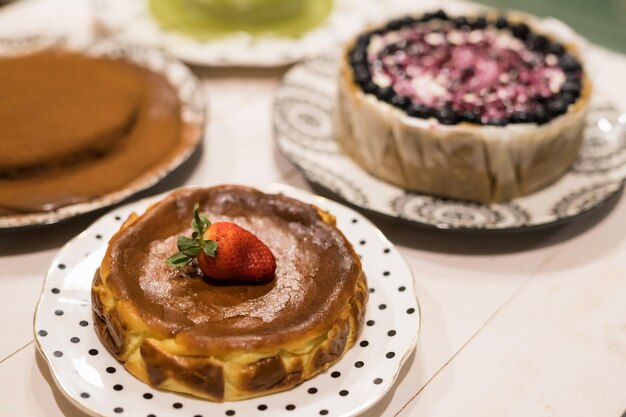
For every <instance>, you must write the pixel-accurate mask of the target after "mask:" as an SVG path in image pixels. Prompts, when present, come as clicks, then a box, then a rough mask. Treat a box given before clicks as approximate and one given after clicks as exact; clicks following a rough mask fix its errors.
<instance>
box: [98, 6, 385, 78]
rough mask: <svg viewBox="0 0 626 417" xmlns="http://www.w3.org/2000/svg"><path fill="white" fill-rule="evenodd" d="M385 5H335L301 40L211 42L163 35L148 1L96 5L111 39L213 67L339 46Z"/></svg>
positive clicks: (281, 61) (282, 59) (237, 37)
mask: <svg viewBox="0 0 626 417" xmlns="http://www.w3.org/2000/svg"><path fill="white" fill-rule="evenodd" d="M381 6H382V3H381V2H380V0H334V5H333V10H332V11H331V13H330V15H329V16H328V17H327V18H326V19H325V21H324V22H322V23H321V24H320V25H319V26H318V27H316V28H314V29H312V30H311V31H309V32H307V33H306V34H304V35H302V36H300V37H296V38H286V37H285V38H283V37H276V36H258V37H252V36H250V35H247V34H245V33H233V34H232V35H227V36H225V37H223V38H219V39H214V40H210V41H204V40H197V39H194V38H193V37H190V36H186V35H183V34H178V33H176V32H168V31H164V30H162V29H161V28H160V27H159V25H158V23H157V22H156V21H155V20H154V18H153V17H152V16H151V15H150V12H149V10H148V7H147V0H95V1H94V3H93V10H94V17H95V19H96V21H97V22H98V25H99V26H100V28H102V29H104V32H105V33H106V34H108V35H112V36H115V37H119V38H121V39H126V40H130V41H132V42H138V43H142V44H147V45H151V46H155V47H160V48H163V49H164V50H165V51H167V52H168V53H170V54H172V55H174V56H177V57H178V58H180V59H182V60H183V61H186V62H189V63H192V64H196V65H210V66H256V67H273V66H279V65H286V64H290V63H293V62H295V61H298V60H300V59H303V58H307V57H313V56H315V55H318V54H319V53H321V52H322V51H324V50H327V49H328V48H332V47H336V46H337V45H340V44H341V43H343V42H344V41H346V40H347V39H349V38H350V37H351V36H352V35H353V34H355V33H356V32H358V31H359V30H360V29H361V28H362V27H363V26H365V25H366V24H368V23H370V22H372V21H373V20H374V19H376V18H377V17H378V16H379V15H380V9H381Z"/></svg>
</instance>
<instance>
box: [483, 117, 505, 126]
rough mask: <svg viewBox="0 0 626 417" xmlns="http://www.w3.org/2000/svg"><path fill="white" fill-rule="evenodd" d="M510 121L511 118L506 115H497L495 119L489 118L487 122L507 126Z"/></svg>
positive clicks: (492, 124)
mask: <svg viewBox="0 0 626 417" xmlns="http://www.w3.org/2000/svg"><path fill="white" fill-rule="evenodd" d="M509 122H510V119H509V118H508V117H506V116H504V117H496V118H495V119H489V120H488V121H487V124H488V125H489V126H506V125H508V124H509Z"/></svg>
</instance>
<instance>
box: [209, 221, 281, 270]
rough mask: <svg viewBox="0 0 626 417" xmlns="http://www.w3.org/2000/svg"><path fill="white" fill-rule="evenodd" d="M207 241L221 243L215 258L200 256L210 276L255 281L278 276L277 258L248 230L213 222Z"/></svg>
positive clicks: (234, 225) (218, 245) (226, 223)
mask: <svg viewBox="0 0 626 417" xmlns="http://www.w3.org/2000/svg"><path fill="white" fill-rule="evenodd" d="M203 238H204V239H205V240H214V241H215V242H217V250H216V252H215V257H212V256H209V255H207V254H206V253H204V252H202V251H201V252H200V254H199V255H198V265H199V266H200V269H201V270H202V272H203V273H204V274H205V275H206V276H207V277H210V278H214V279H218V280H229V281H252V282H266V281H269V280H271V279H272V278H273V277H274V273H275V272H276V259H275V258H274V255H273V254H272V251H271V250H270V249H269V248H268V247H267V246H266V245H265V244H264V243H263V242H261V240H260V239H259V238H258V237H256V236H255V235H253V234H252V233H250V232H249V231H247V230H246V229H244V228H242V227H240V226H237V225H236V224H235V223H230V222H218V223H213V224H212V225H211V226H210V227H209V229H208V230H207V231H206V232H205V233H204V236H203Z"/></svg>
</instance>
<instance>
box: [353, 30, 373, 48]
mask: <svg viewBox="0 0 626 417" xmlns="http://www.w3.org/2000/svg"><path fill="white" fill-rule="evenodd" d="M370 37H371V36H370V34H369V33H364V34H362V35H360V36H359V37H358V38H357V40H356V44H357V46H358V47H360V48H362V49H365V48H366V47H367V45H368V44H369V43H370Z"/></svg>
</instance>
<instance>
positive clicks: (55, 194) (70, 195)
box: [0, 47, 202, 218]
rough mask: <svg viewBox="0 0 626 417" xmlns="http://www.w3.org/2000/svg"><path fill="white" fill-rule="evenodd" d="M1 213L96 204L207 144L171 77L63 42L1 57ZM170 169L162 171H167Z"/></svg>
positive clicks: (41, 210) (19, 213) (11, 214)
mask: <svg viewBox="0 0 626 417" xmlns="http://www.w3.org/2000/svg"><path fill="white" fill-rule="evenodd" d="M0 91H2V97H3V99H2V100H0V131H2V135H0V218H2V217H3V216H9V217H10V216H14V215H21V214H29V213H33V214H34V213H44V212H50V211H54V210H57V209H59V208H62V207H66V206H69V205H73V204H79V203H89V202H93V201H94V200H96V199H99V198H102V197H103V196H105V195H107V194H111V193H116V192H121V191H123V190H124V189H125V188H126V187H131V186H134V185H133V184H138V183H139V182H143V181H147V179H148V178H150V177H153V176H155V175H158V174H160V173H161V172H162V171H163V170H164V169H165V167H167V166H168V165H170V164H171V163H172V162H171V161H172V160H173V159H175V158H178V157H180V156H181V155H183V154H184V153H187V152H188V151H187V149H189V147H190V146H192V145H193V144H194V143H195V142H197V140H198V138H199V135H200V132H201V129H202V125H201V123H199V122H196V121H188V120H184V119H183V106H182V104H181V100H180V99H179V97H178V91H177V89H176V87H175V86H174V85H172V83H171V82H170V80H169V79H168V78H167V76H166V75H165V74H164V73H161V72H155V71H153V70H151V69H149V68H147V67H145V66H142V65H139V64H137V63H135V62H132V61H130V60H127V59H124V58H120V59H114V58H111V57H104V56H103V57H96V56H88V55H86V54H83V53H79V52H75V51H69V50H65V49H63V48H61V47H59V48H58V49H50V50H45V51H40V52H34V53H28V54H23V55H16V56H3V57H0ZM160 175H162V174H160Z"/></svg>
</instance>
